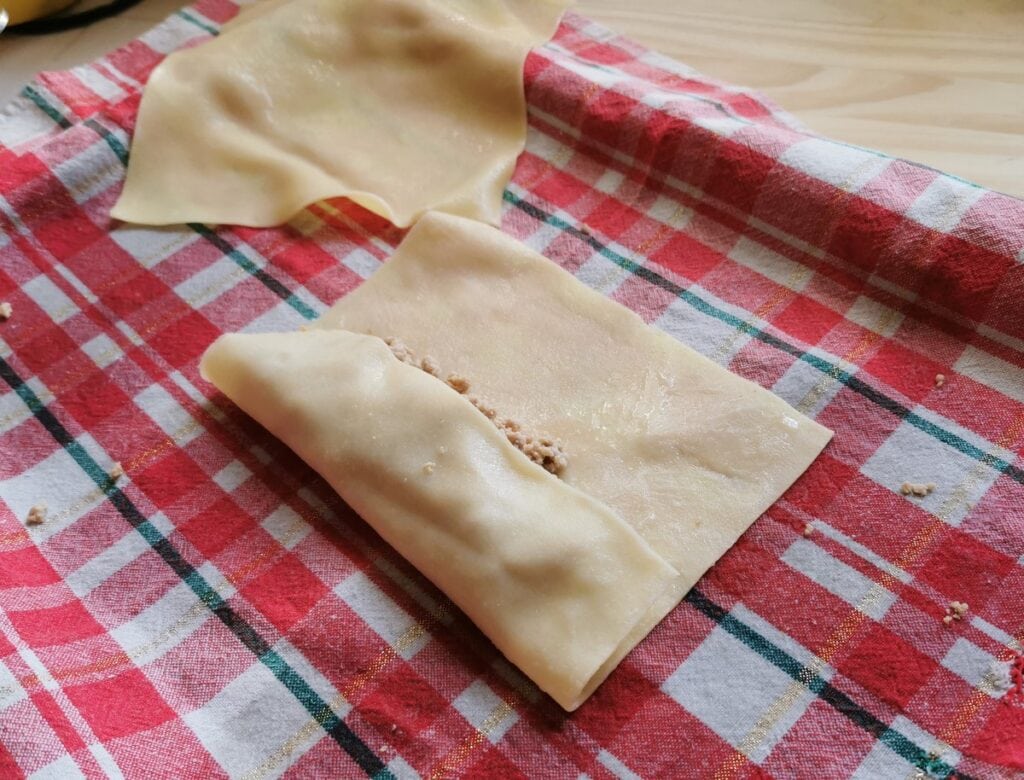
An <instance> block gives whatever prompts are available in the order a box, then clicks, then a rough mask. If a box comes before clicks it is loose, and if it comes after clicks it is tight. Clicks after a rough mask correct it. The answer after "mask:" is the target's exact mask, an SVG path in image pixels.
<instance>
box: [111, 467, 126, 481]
mask: <svg viewBox="0 0 1024 780" xmlns="http://www.w3.org/2000/svg"><path fill="white" fill-rule="evenodd" d="M123 476H124V466H122V465H121V463H120V462H117V463H115V464H114V465H113V466H111V467H110V479H111V481H113V482H117V480H119V479H121V477H123Z"/></svg>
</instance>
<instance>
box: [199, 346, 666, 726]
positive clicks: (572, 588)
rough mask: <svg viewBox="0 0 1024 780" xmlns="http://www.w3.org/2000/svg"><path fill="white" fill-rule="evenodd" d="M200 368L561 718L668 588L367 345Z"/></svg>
mask: <svg viewBox="0 0 1024 780" xmlns="http://www.w3.org/2000/svg"><path fill="white" fill-rule="evenodd" d="M201 368H202V372H203V375H204V376H205V377H206V378H208V379H209V380H210V381H212V382H213V383H214V384H215V385H216V386H217V387H218V388H219V389H220V390H221V391H222V392H224V393H225V394H226V395H227V396H228V397H229V398H231V399H232V400H233V401H234V402H235V403H237V404H238V405H239V406H240V407H241V408H242V409H243V410H245V411H246V412H247V413H248V414H250V415H251V416H252V417H254V418H255V419H256V420H258V421H259V422H260V423H261V424H262V425H263V426H264V427H266V428H267V429H268V430H269V431H270V432H271V433H273V434H274V435H275V436H277V437H278V438H279V439H281V440H282V441H283V442H285V443H286V444H287V445H288V446H289V447H291V448H292V449H293V450H294V451H295V452H296V453H298V454H299V455H300V456H301V457H302V458H303V459H304V460H305V461H306V462H307V463H309V464H310V465H311V466H312V467H313V468H314V469H316V470H317V471H318V472H319V473H320V474H321V475H323V477H324V478H325V479H326V480H327V481H328V482H329V483H330V484H331V485H332V487H334V488H335V489H336V490H337V491H338V493H339V494H340V495H341V496H342V497H343V498H344V499H345V500H346V501H347V502H348V503H349V505H350V506H352V508H353V509H355V510H356V511H357V512H358V513H359V514H360V515H361V516H362V517H363V518H364V519H365V520H366V521H367V522H368V523H369V524H370V525H372V526H373V527H374V528H375V529H376V530H377V532H378V533H380V535H381V536H382V537H383V538H384V539H385V540H386V541H387V542H388V543H389V544H391V545H392V546H393V547H394V548H395V549H396V550H398V552H400V553H401V554H402V555H403V556H405V557H406V558H407V559H408V560H409V561H410V562H411V563H412V564H413V565H414V566H416V568H417V569H419V570H420V571H421V572H422V573H423V574H425V575H426V576H427V577H428V578H429V579H431V580H432V581H433V582H434V583H435V584H436V585H437V586H438V587H440V588H441V589H442V590H443V591H444V592H445V593H446V594H448V596H449V597H450V598H451V599H452V601H454V602H455V603H456V604H457V605H458V606H459V607H460V608H461V609H462V610H463V611H464V612H465V613H466V614H467V615H469V617H470V618H471V619H472V620H473V621H474V622H475V623H476V624H477V626H479V627H480V628H481V629H482V630H483V632H484V633H485V634H486V635H487V636H488V637H489V638H490V639H491V640H492V641H493V642H494V644H495V645H496V646H497V647H498V649H500V650H501V651H502V652H503V653H504V654H505V655H506V656H507V657H508V658H509V660H510V661H512V662H513V663H514V664H516V665H517V666H518V667H519V668H520V669H522V670H523V672H525V673H526V674H527V675H529V677H530V678H531V679H533V680H534V681H535V682H536V683H537V684H538V685H539V686H540V687H541V688H542V689H543V690H545V691H547V692H548V693H549V694H550V695H551V696H552V697H553V698H554V699H555V700H556V701H557V702H558V703H559V704H561V705H562V706H563V707H564V708H566V709H570V710H571V709H574V708H575V707H577V706H578V705H579V704H580V703H581V702H582V701H583V699H585V698H586V696H587V695H589V693H590V691H592V690H593V688H594V687H595V686H596V685H597V684H598V683H599V682H600V681H601V680H602V679H604V676H605V675H606V674H607V668H606V667H607V664H608V661H609V659H610V658H615V657H618V656H620V655H621V654H622V653H623V652H625V651H626V650H628V649H629V647H631V646H632V640H631V637H632V635H633V632H634V629H635V627H636V626H637V624H638V623H639V622H641V621H643V620H644V619H645V615H646V613H647V612H648V610H649V609H650V607H651V604H652V603H654V602H655V601H656V600H657V599H659V598H660V597H661V596H662V594H663V593H664V592H665V591H666V589H670V588H671V587H672V585H673V583H674V581H675V579H676V577H677V572H676V571H675V570H674V569H673V568H672V567H671V566H670V565H669V564H668V563H666V562H665V560H664V559H663V558H662V557H661V556H659V555H658V554H657V553H655V552H654V551H653V550H652V549H651V548H650V546H649V545H648V544H647V542H645V541H644V540H643V539H642V538H641V537H640V536H639V535H638V534H637V533H636V532H635V531H634V530H633V529H632V528H630V527H629V526H628V525H627V524H626V523H625V522H623V521H622V519H620V518H619V517H618V516H617V515H616V514H615V513H614V512H612V511H611V510H610V509H608V507H606V506H605V505H604V504H602V503H601V502H600V501H598V500H597V499H595V498H593V497H592V496H588V495H587V494H585V493H583V492H582V491H580V490H578V489H577V488H575V487H572V486H571V485H569V484H566V483H565V482H562V481H560V480H559V479H558V478H557V477H555V476H553V475H551V474H549V473H548V472H547V471H545V470H544V469H543V468H541V467H540V466H538V465H535V464H534V463H532V462H530V461H529V460H528V459H527V458H526V456H525V455H523V453H521V452H520V451H519V450H517V449H515V448H513V446H512V445H511V444H510V443H509V441H508V440H507V439H506V438H505V437H504V436H503V435H502V434H501V433H499V431H498V429H497V428H495V426H494V425H493V424H492V423H491V421H490V420H488V419H487V418H486V417H485V416H484V415H483V414H481V413H480V412H479V411H478V410H477V409H476V408H475V407H474V406H473V405H472V404H471V403H470V402H469V401H468V400H466V398H465V397H463V396H461V395H459V394H458V393H457V392H456V391H455V390H453V389H451V388H450V387H449V386H448V385H446V384H445V383H444V382H442V381H440V380H438V379H436V378H434V377H433V376H430V375H428V374H426V373H424V372H423V371H421V370H420V369H418V368H415V367H413V366H410V365H406V364H404V363H401V362H399V361H398V360H397V359H396V358H395V357H394V355H393V354H392V353H391V351H390V350H389V349H388V347H387V346H386V345H385V343H384V342H383V341H381V340H380V339H378V338H374V337H370V336H363V335H357V334H353V333H349V332H346V331H341V330H324V331H309V332H299V333H288V334H262V335H243V334H233V335H228V336H222V337H221V338H220V339H218V340H217V341H216V342H215V343H214V344H213V346H211V347H210V349H209V350H208V351H207V353H206V354H205V355H204V357H203V361H202V366H201ZM624 643H626V644H628V645H629V647H625V648H623V644H624Z"/></svg>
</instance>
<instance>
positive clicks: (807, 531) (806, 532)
mask: <svg viewBox="0 0 1024 780" xmlns="http://www.w3.org/2000/svg"><path fill="white" fill-rule="evenodd" d="M813 533H814V526H813V525H811V524H810V523H807V525H805V526H804V536H811V535H812V534H813Z"/></svg>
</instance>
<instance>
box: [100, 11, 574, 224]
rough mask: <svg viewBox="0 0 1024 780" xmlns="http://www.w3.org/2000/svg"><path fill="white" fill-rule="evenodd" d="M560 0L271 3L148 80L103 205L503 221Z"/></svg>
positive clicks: (174, 58) (237, 214)
mask: <svg viewBox="0 0 1024 780" xmlns="http://www.w3.org/2000/svg"><path fill="white" fill-rule="evenodd" d="M566 4H567V3H566V2H564V1H563V0H265V2H263V3H260V4H258V5H255V6H252V7H250V8H248V9H246V10H244V11H243V12H242V13H241V14H240V15H239V17H238V18H236V19H235V20H234V21H233V22H232V23H230V24H228V25H227V26H226V27H225V29H224V32H223V33H222V34H221V35H220V36H219V37H218V38H216V39H214V40H211V41H208V42H206V43H204V44H202V45H200V46H197V47H195V48H192V49H188V50H185V51H180V52H177V53H174V54H172V55H170V56H169V57H168V58H167V59H166V60H165V61H164V62H163V63H161V64H160V65H159V66H158V67H157V68H156V69H155V70H154V71H153V73H152V75H151V76H150V79H149V82H148V84H147V85H146V89H145V92H144V94H143V99H142V105H141V107H140V110H139V116H138V122H137V124H136V128H135V134H134V137H133V140H132V147H131V158H130V162H129V166H128V173H127V179H126V181H125V186H124V190H123V192H122V194H121V197H120V199H119V200H118V202H117V204H116V205H115V206H114V208H113V210H112V212H111V214H112V216H113V217H114V218H116V219H122V220H126V221H129V222H138V223H144V224H152V225H164V224H173V223H180V222H205V223H211V224H220V223H229V224H238V225H249V226H254V227H262V226H270V225H277V224H280V223H282V222H285V221H286V220H288V219H289V218H290V217H291V216H293V215H294V214H295V213H296V212H298V211H299V210H300V209H302V208H303V207H305V206H307V205H309V204H310V203H313V202H315V201H317V200H321V199H323V198H330V197H336V196H348V197H349V198H351V199H352V200H354V201H356V202H357V203H359V204H361V205H363V206H365V207H366V208H368V209H370V210H371V211H374V212H376V213H378V214H380V215H382V216H384V217H386V218H387V219H389V220H391V221H392V222H393V223H395V224H396V225H399V226H406V225H408V224H410V223H411V222H412V221H414V220H415V219H416V218H417V217H418V216H419V215H420V214H421V213H423V212H424V211H425V210H427V209H438V210H442V211H447V212H451V213H453V214H461V215H464V216H467V217H471V218H473V219H479V220H484V221H488V222H495V223H496V222H497V221H498V218H499V215H500V207H501V193H502V190H503V188H504V186H505V184H506V183H507V181H508V179H509V177H510V176H511V173H512V169H513V166H514V164H515V159H516V157H517V156H518V154H519V153H520V152H521V151H522V149H523V145H524V143H525V140H526V103H525V99H524V96H523V77H522V68H523V62H524V60H525V57H526V54H527V52H528V51H529V49H530V48H531V47H532V46H535V45H538V44H540V43H542V42H543V41H544V40H546V39H547V38H549V37H550V36H551V34H552V33H553V32H554V29H555V27H556V25H557V22H558V19H559V17H560V15H561V13H562V11H563V9H564V7H565V5H566Z"/></svg>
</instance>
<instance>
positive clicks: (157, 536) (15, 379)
mask: <svg viewBox="0 0 1024 780" xmlns="http://www.w3.org/2000/svg"><path fill="white" fill-rule="evenodd" d="M0 378H2V379H3V380H4V381H5V382H6V383H7V385H8V386H9V387H10V388H11V389H12V390H13V391H14V392H15V394H16V395H17V396H18V398H20V399H21V401H22V402H23V403H24V404H25V406H27V407H28V409H29V411H30V412H31V413H32V415H33V416H34V417H35V419H36V420H37V421H38V422H39V424H40V425H42V426H43V427H44V428H45V429H46V430H47V432H48V433H49V434H50V436H52V437H53V439H54V441H56V442H57V443H58V444H59V445H60V446H61V447H63V449H64V451H65V452H67V453H68V454H69V455H70V456H71V458H72V459H73V460H74V461H75V463H76V464H77V465H78V466H79V468H81V469H82V471H84V472H85V473H86V475H88V477H89V478H90V479H91V480H92V481H93V482H94V483H96V486H97V487H98V488H100V490H102V491H103V494H104V495H105V496H106V497H107V499H108V500H109V501H110V503H111V504H112V505H113V506H114V508H115V509H117V510H118V512H119V513H120V515H121V516H122V517H123V518H124V520H125V521H126V522H127V523H128V524H129V525H131V526H132V527H133V528H134V529H135V530H136V531H138V533H139V534H140V535H141V536H142V537H143V538H144V539H145V540H146V542H148V543H149V545H150V547H151V548H152V549H153V550H154V551H155V552H156V553H157V554H158V555H159V556H160V558H161V559H162V560H163V561H164V562H165V563H166V564H167V565H168V566H170V567H171V569H172V570H173V571H174V572H175V573H176V574H177V575H178V576H179V577H180V578H181V579H182V581H184V582H185V583H186V584H187V585H188V586H189V588H190V589H191V590H192V592H193V593H194V594H195V595H196V596H197V597H198V598H199V600H200V601H202V602H203V604H205V605H206V606H207V608H208V609H209V610H210V611H211V612H213V614H214V615H216V616H217V617H218V618H219V619H220V621H221V622H222V623H224V625H225V626H227V628H228V629H229V630H230V631H231V633H232V634H234V636H235V638H236V639H238V640H239V641H240V642H241V643H242V644H243V645H244V646H245V647H246V648H248V649H249V650H250V651H251V652H252V653H253V655H255V656H256V658H257V659H258V660H259V661H260V662H261V663H263V665H264V666H266V667H267V668H268V669H269V670H270V671H271V672H272V673H273V674H274V676H275V677H276V678H277V679H278V680H279V681H280V682H281V684H282V685H284V687H285V688H287V689H288V690H289V691H290V692H291V693H292V695H293V696H295V698H296V699H298V701H299V702H300V703H301V704H302V706H303V707H304V708H305V709H306V711H307V712H309V714H310V715H312V716H313V718H314V719H315V720H316V721H317V723H319V724H320V725H321V726H322V727H323V729H324V731H325V732H326V733H327V734H329V735H330V736H331V737H332V738H333V739H334V740H335V742H337V743H338V745H339V746H340V747H341V748H342V749H343V750H344V751H345V752H346V753H348V755H349V756H350V757H351V758H352V760H353V761H355V762H356V763H357V764H358V765H359V766H360V768H362V769H363V771H364V772H365V773H366V774H367V775H368V776H370V777H373V778H381V780H384V779H385V778H388V779H390V778H392V774H391V772H389V771H388V769H387V767H386V766H385V765H384V762H383V761H381V760H380V759H379V758H378V757H377V755H376V754H375V753H374V752H373V751H372V750H371V749H370V748H369V747H368V746H367V745H366V743H364V742H363V741H362V740H361V739H360V738H359V736H358V735H357V734H356V733H355V732H354V731H352V730H351V729H350V728H349V727H348V725H347V724H346V723H345V722H344V720H342V719H341V717H339V716H338V714H337V713H335V712H334V710H333V708H332V707H331V706H330V705H329V704H328V703H327V702H325V701H324V700H323V699H322V698H320V696H319V694H317V692H316V691H314V690H313V688H312V687H311V686H310V685H309V683H307V682H306V681H305V680H304V679H303V678H302V676H301V675H299V674H298V672H296V671H295V670H294V669H292V668H291V667H290V666H289V665H288V664H287V663H286V662H285V661H284V659H282V658H281V656H280V655H278V654H277V653H276V652H275V651H274V650H273V649H272V648H271V647H270V645H269V644H268V643H267V641H266V640H265V639H264V638H263V637H262V636H260V635H259V634H258V633H257V631H256V629H254V628H253V627H252V626H251V625H250V624H249V623H247V622H246V621H245V620H244V619H243V618H242V617H241V616H240V615H239V614H238V613H236V612H235V611H234V610H233V609H232V608H231V606H230V605H229V604H228V603H227V602H226V601H225V600H224V599H223V598H222V597H221V595H220V594H219V593H218V592H217V590H216V589H215V588H214V587H213V586H211V585H210V584H209V583H208V582H207V581H206V579H205V578H204V577H203V576H202V575H201V574H200V573H199V572H198V571H196V569H195V568H194V567H193V566H192V565H191V564H190V563H188V562H187V561H186V560H185V558H184V557H183V556H182V555H181V553H180V552H179V551H178V550H177V549H176V548H175V547H174V546H173V545H172V544H171V542H170V541H169V540H168V539H167V537H165V536H164V535H163V534H162V533H161V532H160V530H159V529H158V528H157V527H156V526H154V525H153V524H152V523H151V522H149V520H148V519H147V518H146V517H145V516H144V515H143V514H142V513H141V512H140V511H139V509H138V508H137V507H136V506H135V504H134V503H133V502H132V500H131V499H130V498H128V496H127V495H126V494H125V493H124V492H123V491H122V490H121V489H120V488H119V487H117V485H116V484H115V481H114V480H113V479H111V478H110V475H109V474H107V472H106V471H105V470H104V469H103V468H102V467H101V466H100V464H99V463H97V462H96V460H95V459H94V458H93V457H92V456H91V455H89V453H88V452H86V450H85V448H84V447H83V446H82V445H81V443H80V442H79V441H78V440H77V439H75V437H74V436H72V435H71V433H70V432H69V431H68V430H67V428H65V427H64V425H63V424H62V423H61V422H60V421H59V420H58V419H57V417H56V416H55V415H54V414H53V412H51V411H50V410H49V409H48V408H47V407H46V405H45V404H43V402H42V401H41V400H40V399H39V396H37V395H36V394H35V392H34V391H33V390H32V388H31V387H29V386H28V384H27V383H26V382H25V381H24V380H23V379H22V378H21V377H20V376H19V375H18V374H17V372H16V371H15V370H14V368H13V367H12V366H11V365H10V364H9V363H8V362H7V361H6V360H4V359H3V358H2V357H0Z"/></svg>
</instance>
